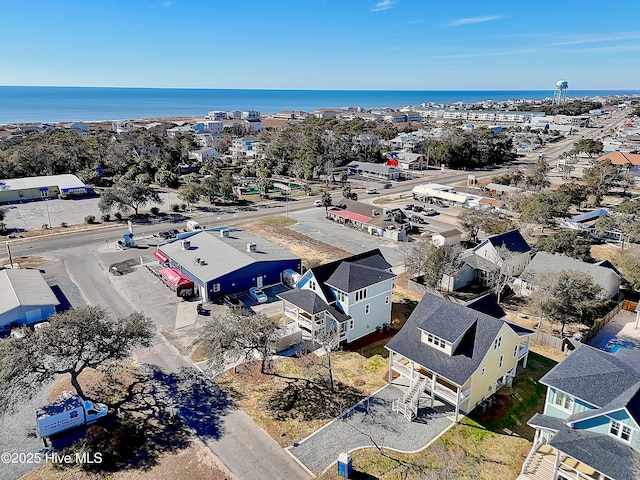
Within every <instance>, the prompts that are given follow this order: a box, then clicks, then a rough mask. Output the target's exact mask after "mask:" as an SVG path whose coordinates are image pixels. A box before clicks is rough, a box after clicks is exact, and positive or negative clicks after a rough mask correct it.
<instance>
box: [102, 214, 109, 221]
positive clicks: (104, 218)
mask: <svg viewBox="0 0 640 480" xmlns="http://www.w3.org/2000/svg"><path fill="white" fill-rule="evenodd" d="M101 218H102V221H103V222H108V221H109V220H111V215H109V214H108V213H103V214H102V217H101Z"/></svg>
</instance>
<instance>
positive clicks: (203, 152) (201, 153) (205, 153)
mask: <svg viewBox="0 0 640 480" xmlns="http://www.w3.org/2000/svg"><path fill="white" fill-rule="evenodd" d="M189 158H190V159H192V160H197V161H198V162H203V161H205V160H207V159H209V158H218V159H221V158H222V155H220V152H218V151H217V150H216V149H215V148H210V147H209V148H201V149H200V150H193V151H190V152H189Z"/></svg>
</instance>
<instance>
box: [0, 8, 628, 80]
mask: <svg viewBox="0 0 640 480" xmlns="http://www.w3.org/2000/svg"><path fill="white" fill-rule="evenodd" d="M638 18H640V1H639V0H625V1H623V2H615V1H609V2H603V1H598V2H595V1H592V0H583V1H574V0H564V1H555V2H551V1H547V0H539V1H537V2H529V1H526V2H525V1H520V0H510V1H503V0H494V1H488V2H487V1H481V0H449V1H441V0H437V1H436V0H381V1H375V0H373V1H369V0H296V1H293V0H82V1H78V0H30V1H19V0H18V1H16V0H0V41H1V42H2V45H3V47H4V48H3V49H2V50H3V51H2V56H1V57H0V85H74V86H130V87H182V88H282V89H393V90H396V89H398V90H405V89H415V90H431V89H438V90H457V89H463V90H503V89H504V90H506V89H509V90H510V89H549V88H550V87H552V86H553V85H555V82H556V80H558V79H566V80H568V81H569V85H570V87H571V88H572V89H578V90H582V89H640V23H638Z"/></svg>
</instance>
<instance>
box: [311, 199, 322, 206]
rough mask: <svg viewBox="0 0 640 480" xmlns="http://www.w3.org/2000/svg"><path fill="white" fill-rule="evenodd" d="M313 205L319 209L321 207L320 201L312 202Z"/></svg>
mask: <svg viewBox="0 0 640 480" xmlns="http://www.w3.org/2000/svg"><path fill="white" fill-rule="evenodd" d="M313 204H314V205H315V206H316V207H321V206H322V200H316V201H314V202H313Z"/></svg>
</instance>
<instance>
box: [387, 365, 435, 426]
mask: <svg viewBox="0 0 640 480" xmlns="http://www.w3.org/2000/svg"><path fill="white" fill-rule="evenodd" d="M428 381H429V378H428V377H425V378H424V379H423V380H422V381H420V376H419V375H416V376H415V377H414V378H413V379H412V380H411V384H410V385H409V389H408V390H407V393H405V394H404V395H403V396H402V397H400V398H397V399H395V400H394V401H393V404H392V410H393V411H394V412H400V413H402V414H403V415H404V416H405V417H406V418H407V420H409V421H410V422H411V421H413V419H414V418H416V416H417V415H418V403H419V401H420V396H421V395H422V393H423V392H424V389H425V388H427V382H428Z"/></svg>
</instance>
